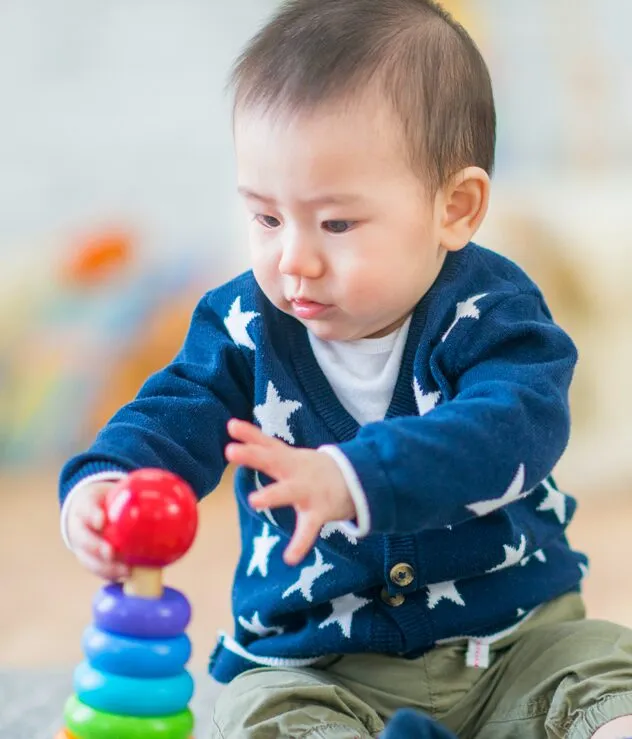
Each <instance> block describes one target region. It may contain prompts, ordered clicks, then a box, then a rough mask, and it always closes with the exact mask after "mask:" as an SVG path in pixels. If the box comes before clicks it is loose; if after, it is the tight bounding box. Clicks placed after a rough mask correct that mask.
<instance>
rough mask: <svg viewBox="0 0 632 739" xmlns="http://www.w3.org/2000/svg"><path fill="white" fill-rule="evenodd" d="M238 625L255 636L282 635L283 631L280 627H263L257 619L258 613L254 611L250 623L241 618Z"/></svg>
mask: <svg viewBox="0 0 632 739" xmlns="http://www.w3.org/2000/svg"><path fill="white" fill-rule="evenodd" d="M238 620H239V623H240V624H241V625H242V626H243V628H244V629H246V631H249V632H250V633H251V634H256V635H257V636H268V635H269V634H282V633H283V629H282V628H281V627H280V626H264V625H263V624H262V623H261V619H260V618H259V611H255V612H254V614H253V616H252V618H251V619H250V621H246V619H245V618H244V617H243V616H240V617H239V619H238Z"/></svg>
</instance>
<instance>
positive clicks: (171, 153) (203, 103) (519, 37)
mask: <svg viewBox="0 0 632 739" xmlns="http://www.w3.org/2000/svg"><path fill="white" fill-rule="evenodd" d="M275 5H276V3H275V2H273V0H232V2H231V3H216V2H210V1H209V0H178V2H175V1H174V0H152V2H151V3H149V2H144V1H142V0H137V1H136V2H130V0H108V2H100V1H97V0H53V1H52V2H51V1H50V0H5V1H4V2H2V3H0V106H1V109H0V267H1V268H0V505H1V506H2V508H1V514H0V555H1V556H0V669H5V670H13V669H18V668H31V669H43V668H49V667H51V666H67V665H73V664H74V663H75V662H76V661H78V660H79V659H80V658H81V652H80V644H79V641H80V634H81V630H82V628H83V627H84V626H85V624H86V623H87V622H88V620H89V618H90V614H89V604H90V599H91V597H92V594H93V593H94V591H95V590H96V588H97V587H98V586H99V583H98V582H97V581H96V580H95V579H94V578H93V577H91V576H89V575H87V574H86V573H84V572H82V571H81V570H80V569H79V566H78V565H77V564H76V563H75V562H74V560H73V559H72V557H71V556H70V555H69V554H68V552H66V551H65V549H64V547H63V545H62V544H61V542H60V539H59V529H58V508H57V502H56V478H57V473H58V469H59V464H60V462H61V461H62V460H63V459H65V458H66V457H67V456H68V455H70V454H73V453H75V452H76V451H77V450H79V449H80V448H82V447H83V446H84V445H85V444H87V443H89V441H90V439H91V438H92V435H93V434H94V432H95V430H96V429H97V428H98V427H99V426H100V425H101V424H102V423H103V422H104V421H105V420H107V418H108V417H109V416H110V414H111V413H112V412H113V411H114V410H115V409H116V408H117V407H118V406H119V405H120V404H121V403H123V402H125V401H126V400H128V399H130V398H131V397H132V396H133V394H134V393H135V391H136V390H137V389H138V387H139V385H140V384H141V382H142V381H143V379H144V378H145V377H146V376H147V375H148V374H149V372H151V371H153V370H154V369H156V368H158V367H159V366H161V365H162V364H164V363H165V362H167V361H168V360H169V359H170V358H171V357H172V356H173V354H174V353H175V351H176V350H177V348H178V347H179V345H180V342H181V341H182V338H183V335H184V332H185V330H186V327H187V324H188V320H189V315H190V311H191V309H192V307H193V306H194V305H195V303H196V302H197V299H198V298H199V296H200V295H201V294H202V293H203V292H204V291H205V290H207V289H209V288H211V287H213V286H215V285H217V284H219V283H221V282H223V281H225V280H227V279H229V278H230V277H231V276H233V275H235V274H237V273H238V272H239V271H241V270H242V269H244V268H246V267H247V258H246V249H245V242H244V237H243V234H244V227H243V218H242V215H241V212H240V208H239V203H238V201H237V198H236V195H235V180H234V172H233V153H232V142H231V135H230V118H229V111H230V105H229V100H228V98H227V97H226V95H225V94H224V92H223V88H224V84H225V81H226V75H227V72H228V69H229V66H230V63H231V61H232V60H233V58H234V56H235V55H236V54H237V53H238V51H239V49H240V48H241V46H242V44H243V43H244V42H245V41H246V39H247V38H248V37H249V36H250V35H251V34H252V33H253V32H254V31H255V30H256V28H258V26H259V24H260V23H261V21H262V20H263V18H264V17H265V16H266V14H267V13H268V12H269V11H271V10H272V9H273V7H274V6H275ZM445 5H446V6H447V7H448V8H449V9H451V10H452V11H453V12H454V14H455V15H456V17H457V18H459V19H460V20H461V21H462V22H463V24H464V25H465V26H466V27H467V28H468V29H469V30H470V32H471V33H472V35H473V36H474V38H475V39H476V40H477V42H478V43H479V45H480V47H481V49H482V51H483V53H484V55H485V57H486V59H487V60H488V63H489V66H490V69H491V73H492V77H493V80H494V85H495V93H496V100H497V106H498V116H499V131H498V135H499V139H498V159H497V172H496V176H495V185H494V190H493V198H492V206H491V212H490V216H489V219H488V221H487V223H486V224H485V226H484V228H483V229H482V231H481V232H480V233H479V235H478V241H479V242H480V243H483V244H485V245H487V246H489V247H492V248H494V249H496V250H498V251H500V252H502V253H504V254H507V255H508V256H510V257H513V258H514V259H516V260H517V261H518V262H519V263H520V264H521V265H522V266H523V267H524V268H525V269H526V270H527V271H528V272H529V273H530V274H531V275H532V276H533V277H534V278H535V279H536V281H538V282H539V283H540V285H541V286H542V288H543V289H544V291H545V294H546V295H547V297H548V300H549V303H550V306H551V308H552V310H553V313H554V315H555V316H556V317H557V319H558V321H559V322H560V323H561V324H562V325H563V326H564V327H565V328H567V330H568V331H569V332H570V333H571V334H572V336H573V337H574V339H575V341H576V343H577V345H578V347H579V350H580V358H581V360H580V365H579V367H578V370H577V374H576V381H575V385H574V388H573V396H572V403H573V412H574V424H573V432H572V439H571V444H570V446H569V448H568V450H567V453H566V454H565V456H564V458H563V459H562V461H561V462H560V465H559V468H558V470H557V477H558V482H559V484H560V486H561V487H562V488H564V489H567V490H569V491H570V492H572V493H573V494H574V495H576V496H577V497H578V498H579V500H580V512H579V513H578V515H577V517H576V520H575V521H574V522H573V524H572V525H571V529H570V531H571V539H572V542H573V543H574V544H575V545H576V546H578V547H581V548H583V549H585V550H587V551H588V553H589V554H590V556H591V558H592V561H593V565H592V570H591V575H590V577H589V578H588V579H587V581H586V588H587V590H586V592H587V599H588V603H589V609H590V612H591V615H595V616H602V617H607V618H613V619H616V620H619V621H623V622H625V623H628V624H630V625H632V598H631V597H630V596H629V595H628V593H627V588H625V587H621V585H622V578H621V576H620V575H619V572H618V569H619V568H620V567H621V565H622V563H623V562H625V561H628V560H629V559H630V556H632V544H630V543H629V542H630V536H629V534H628V526H629V525H630V523H632V453H631V452H632V420H631V419H632V389H631V382H630V371H629V367H630V364H631V362H632V332H631V331H630V328H629V325H628V324H627V320H629V319H630V318H632V315H631V311H630V307H629V300H628V285H629V283H630V279H631V277H632V248H631V247H632V244H631V241H632V236H631V235H630V229H629V225H628V219H629V213H630V207H631V206H632V186H631V184H630V182H631V181H630V178H629V171H630V168H631V166H632V135H631V134H632V54H631V51H630V43H629V28H630V26H631V24H632V3H631V2H628V0H581V2H579V3H578V2H577V1H576V0H529V1H528V2H525V1H518V0H517V1H515V2H510V3H509V2H506V0H461V1H460V2H459V1H458V0H449V1H447V2H445ZM229 478H230V475H228V476H227V480H226V481H225V484H224V485H222V487H221V489H220V490H218V491H217V492H216V494H215V495H213V496H211V497H210V498H209V499H208V500H206V501H204V503H203V504H202V528H201V533H200V536H199V537H198V541H197V542H196V544H195V546H194V548H193V551H192V552H191V553H190V554H189V555H188V556H187V557H186V558H185V559H184V560H183V562H182V563H181V564H178V565H176V566H175V567H173V568H171V570H170V572H169V578H170V579H171V580H173V581H174V583H176V582H177V584H178V587H182V588H183V589H184V590H185V591H186V592H187V593H188V595H189V596H190V598H191V600H192V601H193V603H194V607H195V618H194V622H193V624H192V627H191V633H192V636H193V638H194V642H195V644H196V651H195V656H194V660H195V665H196V666H197V667H199V668H202V669H203V668H204V665H205V662H206V658H207V655H208V651H209V649H210V647H211V646H212V643H213V641H214V638H215V631H216V630H217V629H218V628H220V627H224V628H225V627H228V628H230V616H229V590H230V581H231V577H232V566H233V562H234V559H235V556H236V551H237V543H236V541H237V540H236V533H235V531H236V530H235V525H234V508H233V504H232V499H231V495H230V489H229V488H230V479H229ZM209 563H211V566H210V565H209ZM200 572H203V573H204V575H203V577H200ZM44 604H45V608H44ZM0 690H1V689H0ZM0 728H1V725H0Z"/></svg>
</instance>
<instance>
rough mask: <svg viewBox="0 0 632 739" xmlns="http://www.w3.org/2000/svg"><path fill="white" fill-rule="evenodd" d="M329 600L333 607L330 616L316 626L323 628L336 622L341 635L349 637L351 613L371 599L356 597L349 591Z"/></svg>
mask: <svg viewBox="0 0 632 739" xmlns="http://www.w3.org/2000/svg"><path fill="white" fill-rule="evenodd" d="M330 602H331V607H332V609H333V610H332V612H331V616H329V617H328V618H326V619H325V620H324V621H322V622H321V623H320V624H319V625H318V628H319V629H324V628H325V627H326V626H329V625H330V624H338V626H340V631H342V635H343V636H346V637H347V639H350V638H351V622H352V621H353V614H354V613H355V612H356V611H359V610H360V608H363V607H364V606H365V605H366V604H367V603H370V602H371V601H369V600H367V599H366V598H358V597H357V596H355V595H354V594H353V593H350V594H349V595H343V596H342V597H341V598H334V599H333V600H332V601H330Z"/></svg>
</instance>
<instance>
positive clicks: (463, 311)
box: [441, 293, 489, 341]
mask: <svg viewBox="0 0 632 739" xmlns="http://www.w3.org/2000/svg"><path fill="white" fill-rule="evenodd" d="M486 295H489V293H481V294H480V295H473V296H472V297H471V298H468V299H467V300H464V301H463V302H461V303H457V304H456V316H455V317H454V321H452V324H451V325H450V328H448V330H447V331H446V332H445V333H444V334H443V336H442V337H441V341H445V340H446V339H447V338H448V335H449V334H450V332H451V331H452V329H453V328H454V327H455V326H456V324H457V323H458V322H459V321H460V320H461V319H462V318H474V319H479V318H480V317H481V312H480V310H479V309H478V308H477V306H476V303H477V302H478V301H479V300H481V299H482V298H484V297H485V296H486Z"/></svg>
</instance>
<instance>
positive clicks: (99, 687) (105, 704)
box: [73, 662, 195, 718]
mask: <svg viewBox="0 0 632 739" xmlns="http://www.w3.org/2000/svg"><path fill="white" fill-rule="evenodd" d="M73 686H74V691H75V693H76V694H77V698H78V699H79V700H80V701H81V702H82V703H85V704H86V705H87V706H89V707H90V708H93V709H94V710H95V711H101V712H103V713H112V714H115V715H117V716H135V717H138V718H143V717H156V716H170V715H172V714H174V713H179V712H180V711H184V710H185V709H186V708H187V706H188V705H189V701H190V700H191V698H192V696H193V691H194V687H195V686H194V683H193V678H192V677H191V675H190V674H189V673H188V672H187V671H186V670H182V671H181V672H180V674H178V675H174V676H172V677H158V678H152V679H149V680H146V679H142V678H137V677H122V676H121V675H111V674H109V673H107V672H100V671H99V670H95V669H94V668H93V667H91V666H90V665H89V664H88V663H87V662H82V663H81V664H80V665H78V666H77V668H76V669H75V672H74V678H73Z"/></svg>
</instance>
